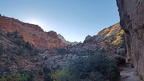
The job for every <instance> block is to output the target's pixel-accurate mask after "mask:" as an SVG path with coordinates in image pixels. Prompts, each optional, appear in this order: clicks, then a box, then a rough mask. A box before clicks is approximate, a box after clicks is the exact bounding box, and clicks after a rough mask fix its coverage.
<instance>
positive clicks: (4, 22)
mask: <svg viewBox="0 0 144 81" xmlns="http://www.w3.org/2000/svg"><path fill="white" fill-rule="evenodd" d="M0 28H1V30H4V31H6V32H14V31H18V32H19V33H20V34H21V35H22V36H23V39H24V41H25V42H29V43H30V44H32V45H33V46H34V47H36V48H37V49H42V50H45V49H49V48H55V47H63V46H65V43H63V42H62V40H60V39H59V38H58V35H57V33H56V32H53V31H50V32H44V31H43V30H42V29H41V28H40V27H39V26H38V25H33V24H29V23H23V22H21V21H19V20H17V19H14V18H9V17H5V16H0Z"/></svg>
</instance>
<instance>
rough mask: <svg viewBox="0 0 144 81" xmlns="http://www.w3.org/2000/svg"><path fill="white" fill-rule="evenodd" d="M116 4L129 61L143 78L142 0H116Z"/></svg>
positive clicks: (143, 15)
mask: <svg viewBox="0 0 144 81" xmlns="http://www.w3.org/2000/svg"><path fill="white" fill-rule="evenodd" d="M117 5H118V8H119V9H118V10H119V15H120V24H121V26H122V28H123V29H124V31H125V39H126V46H127V53H128V54H127V55H128V58H129V61H130V60H131V61H132V62H133V64H134V68H135V73H136V74H137V75H139V76H140V77H141V78H143V79H144V63H143V62H144V0H117Z"/></svg>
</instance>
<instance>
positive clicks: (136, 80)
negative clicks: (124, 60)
mask: <svg viewBox="0 0 144 81" xmlns="http://www.w3.org/2000/svg"><path fill="white" fill-rule="evenodd" d="M120 69H121V72H120V75H121V77H120V81H142V80H141V79H140V77H138V76H136V75H135V74H134V68H132V67H131V66H130V64H126V65H124V66H121V67H120Z"/></svg>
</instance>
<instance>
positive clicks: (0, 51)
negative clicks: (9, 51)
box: [0, 44, 3, 55]
mask: <svg viewBox="0 0 144 81" xmlns="http://www.w3.org/2000/svg"><path fill="white" fill-rule="evenodd" d="M2 51H3V46H2V44H0V55H1V54H2Z"/></svg>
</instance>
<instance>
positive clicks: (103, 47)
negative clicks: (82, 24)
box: [83, 23, 126, 56]
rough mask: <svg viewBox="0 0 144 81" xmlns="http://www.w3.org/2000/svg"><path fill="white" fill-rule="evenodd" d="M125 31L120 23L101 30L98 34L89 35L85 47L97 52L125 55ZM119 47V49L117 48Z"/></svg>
mask: <svg viewBox="0 0 144 81" xmlns="http://www.w3.org/2000/svg"><path fill="white" fill-rule="evenodd" d="M124 42H125V41H124V31H123V30H122V29H121V26H120V23H117V24H114V25H112V26H110V27H108V28H105V29H103V30H101V31H100V32H99V33H98V34H97V35H94V36H89V35H88V36H87V37H86V38H85V40H84V43H83V47H84V48H85V49H89V50H93V51H95V52H106V53H109V54H114V53H117V54H119V55H122V56H125V55H126V54H125V53H126V52H125V51H126V50H125V45H124ZM116 49H117V50H116Z"/></svg>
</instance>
